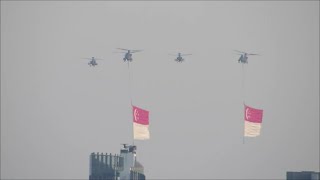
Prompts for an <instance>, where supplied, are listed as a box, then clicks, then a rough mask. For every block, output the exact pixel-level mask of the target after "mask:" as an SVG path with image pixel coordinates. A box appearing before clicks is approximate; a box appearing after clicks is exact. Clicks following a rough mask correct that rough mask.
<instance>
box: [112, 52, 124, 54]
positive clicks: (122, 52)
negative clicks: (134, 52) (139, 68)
mask: <svg viewBox="0 0 320 180" xmlns="http://www.w3.org/2000/svg"><path fill="white" fill-rule="evenodd" d="M112 53H121V54H125V53H127V52H112Z"/></svg>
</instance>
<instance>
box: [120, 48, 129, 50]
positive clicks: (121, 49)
mask: <svg viewBox="0 0 320 180" xmlns="http://www.w3.org/2000/svg"><path fill="white" fill-rule="evenodd" d="M117 49H120V50H124V51H129V49H124V48H117Z"/></svg>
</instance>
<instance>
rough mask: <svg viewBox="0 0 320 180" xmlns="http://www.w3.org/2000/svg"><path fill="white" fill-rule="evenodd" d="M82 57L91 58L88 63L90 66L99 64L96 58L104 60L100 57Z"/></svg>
mask: <svg viewBox="0 0 320 180" xmlns="http://www.w3.org/2000/svg"><path fill="white" fill-rule="evenodd" d="M82 59H88V60H90V61H89V62H88V65H89V66H93V67H94V66H97V65H98V63H97V61H96V60H102V59H98V58H95V57H91V58H82Z"/></svg>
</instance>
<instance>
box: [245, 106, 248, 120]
mask: <svg viewBox="0 0 320 180" xmlns="http://www.w3.org/2000/svg"><path fill="white" fill-rule="evenodd" d="M248 111H249V108H246V114H245V115H246V119H249V115H248V114H249V113H248Z"/></svg>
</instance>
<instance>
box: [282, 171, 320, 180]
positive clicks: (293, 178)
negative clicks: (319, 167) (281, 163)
mask: <svg viewBox="0 0 320 180" xmlns="http://www.w3.org/2000/svg"><path fill="white" fill-rule="evenodd" d="M319 178H320V172H313V171H301V172H287V180H298V179H299V180H302V179H303V180H319Z"/></svg>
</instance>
